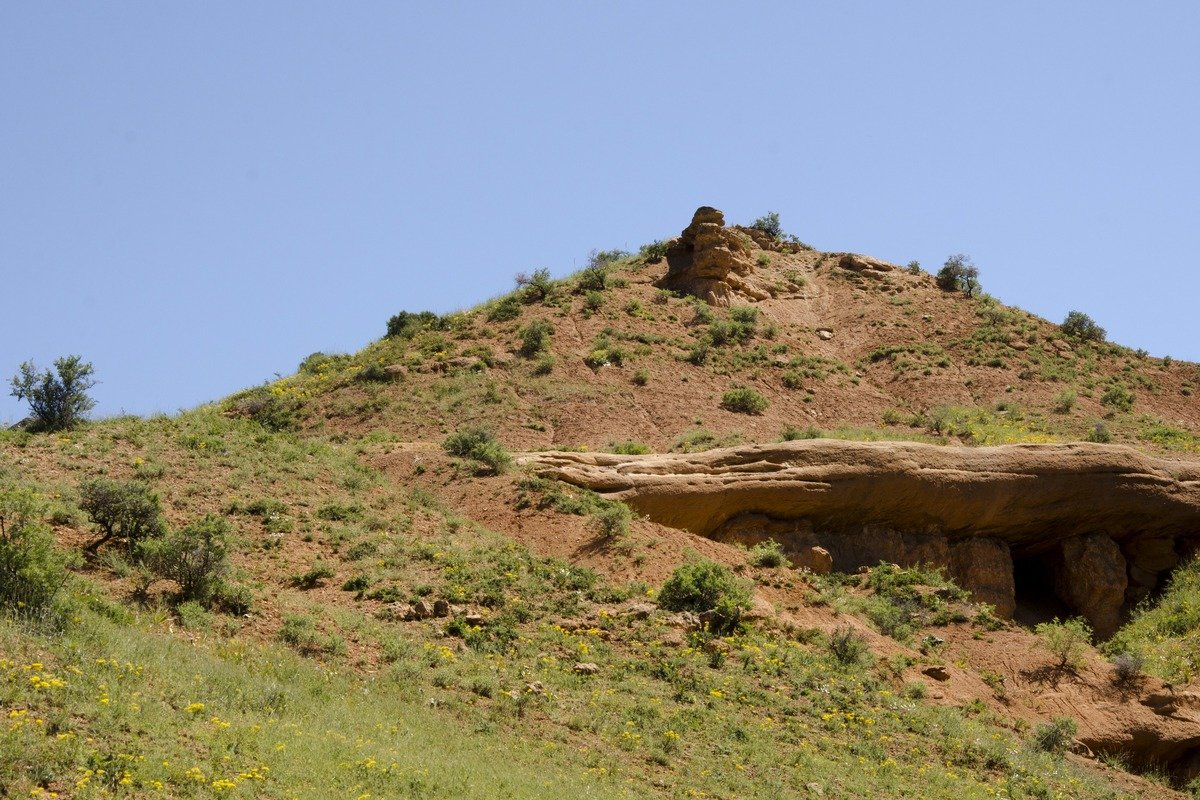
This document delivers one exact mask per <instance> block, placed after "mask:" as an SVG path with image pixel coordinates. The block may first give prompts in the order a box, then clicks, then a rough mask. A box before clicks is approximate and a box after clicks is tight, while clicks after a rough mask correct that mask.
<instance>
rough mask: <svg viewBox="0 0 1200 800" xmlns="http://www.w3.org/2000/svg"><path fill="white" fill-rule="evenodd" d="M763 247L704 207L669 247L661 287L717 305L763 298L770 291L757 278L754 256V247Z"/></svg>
mask: <svg viewBox="0 0 1200 800" xmlns="http://www.w3.org/2000/svg"><path fill="white" fill-rule="evenodd" d="M761 247H762V245H761V244H760V243H758V242H756V240H755V238H754V237H752V236H751V235H749V234H748V233H747V232H745V231H744V230H741V229H737V228H726V227H725V215H724V214H722V213H721V212H720V211H719V210H717V209H715V208H711V207H709V206H701V207H700V208H698V209H697V210H696V213H695V214H694V215H693V216H692V223H691V224H690V225H688V226H687V227H686V228H684V230H683V233H681V234H680V235H679V238H677V239H674V240H673V241H672V242H671V244H670V246H669V247H668V249H667V274H666V277H664V278H663V279H662V280H661V281H659V286H661V287H663V288H665V289H674V290H677V291H682V292H687V293H688V294H691V295H695V296H696V297H699V298H700V299H702V300H704V301H705V302H706V303H708V304H709V305H714V306H728V305H731V304H732V303H733V302H734V301H736V300H742V301H753V300H764V299H766V298H768V297H770V296H771V293H770V291H768V289H767V287H766V286H765V285H764V284H762V283H761V282H759V281H758V280H757V279H756V278H755V275H754V259H753V256H752V251H753V249H755V248H761Z"/></svg>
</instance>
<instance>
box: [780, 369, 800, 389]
mask: <svg viewBox="0 0 1200 800" xmlns="http://www.w3.org/2000/svg"><path fill="white" fill-rule="evenodd" d="M781 380H782V381H783V386H784V388H785V389H799V388H800V387H801V386H802V385H803V384H804V376H803V375H801V374H800V373H799V372H797V371H796V370H794V369H789V370H787V371H786V372H784V373H783V377H782V378H781Z"/></svg>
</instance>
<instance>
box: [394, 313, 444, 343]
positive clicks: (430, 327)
mask: <svg viewBox="0 0 1200 800" xmlns="http://www.w3.org/2000/svg"><path fill="white" fill-rule="evenodd" d="M449 327H450V324H449V321H448V320H447V319H446V318H445V317H440V316H438V315H437V314H435V313H433V312H432V311H417V312H413V311H401V312H400V313H399V314H396V315H395V316H393V317H391V318H390V319H389V320H388V321H387V334H386V335H387V338H389V339H411V338H412V337H414V336H416V335H417V334H418V333H420V332H421V331H444V330H448V329H449Z"/></svg>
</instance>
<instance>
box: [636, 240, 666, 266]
mask: <svg viewBox="0 0 1200 800" xmlns="http://www.w3.org/2000/svg"><path fill="white" fill-rule="evenodd" d="M638 255H640V256H641V257H642V258H644V259H646V261H649V262H650V263H652V264H653V263H655V262H657V261H662V260H663V258H665V257H666V255H667V242H664V241H663V240H662V239H657V240H655V241H653V242H650V243H649V244H644V245H642V248H641V250H639V251H638Z"/></svg>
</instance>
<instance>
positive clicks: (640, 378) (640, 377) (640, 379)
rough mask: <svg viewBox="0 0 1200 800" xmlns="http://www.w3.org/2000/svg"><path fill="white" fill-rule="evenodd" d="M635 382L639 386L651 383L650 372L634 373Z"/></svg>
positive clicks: (639, 371) (641, 370)
mask: <svg viewBox="0 0 1200 800" xmlns="http://www.w3.org/2000/svg"><path fill="white" fill-rule="evenodd" d="M633 382H634V383H635V384H637V385H638V386H645V385H646V384H648V383H650V371H649V370H646V369H639V370H638V371H637V372H635V373H633Z"/></svg>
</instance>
